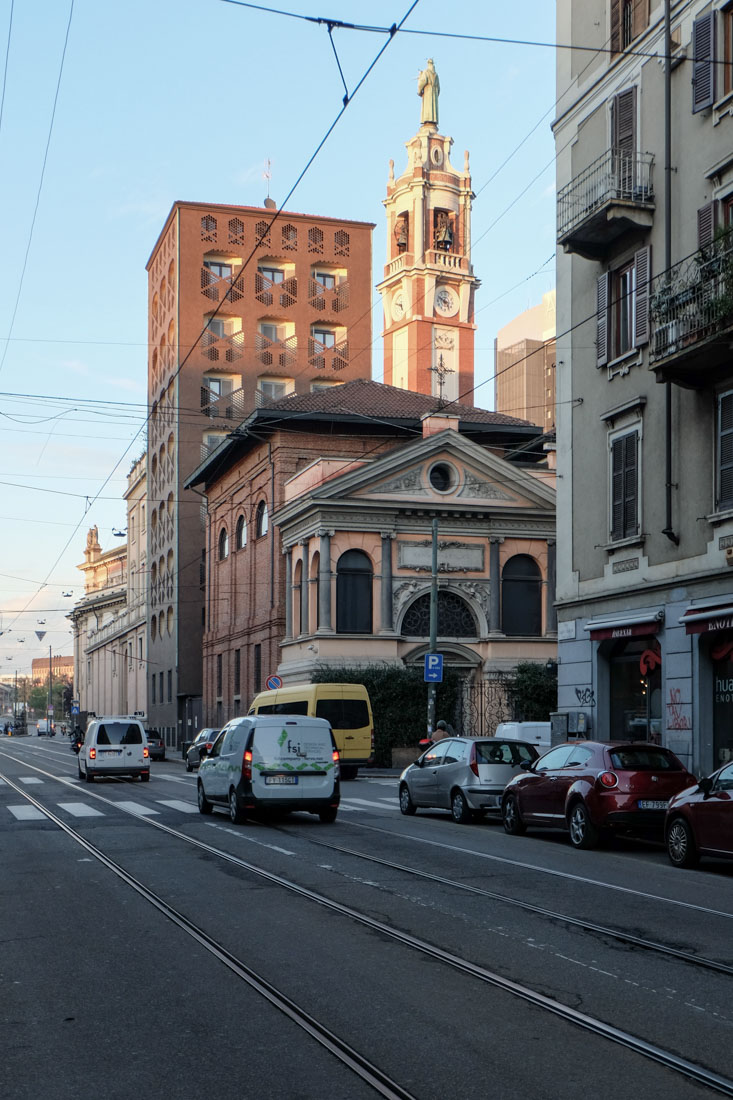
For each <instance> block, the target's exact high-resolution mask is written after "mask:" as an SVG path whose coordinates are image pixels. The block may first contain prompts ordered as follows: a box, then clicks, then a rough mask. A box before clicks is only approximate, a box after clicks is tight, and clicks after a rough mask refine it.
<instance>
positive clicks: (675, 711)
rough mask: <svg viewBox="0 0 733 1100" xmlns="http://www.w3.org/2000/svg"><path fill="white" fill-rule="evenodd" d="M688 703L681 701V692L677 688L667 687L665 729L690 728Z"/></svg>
mask: <svg viewBox="0 0 733 1100" xmlns="http://www.w3.org/2000/svg"><path fill="white" fill-rule="evenodd" d="M688 710H689V703H683V702H682V692H681V691H680V689H679V688H670V689H669V702H668V703H667V729H669V730H691V729H692V720H691V718H690V715H689V713H687V711H688Z"/></svg>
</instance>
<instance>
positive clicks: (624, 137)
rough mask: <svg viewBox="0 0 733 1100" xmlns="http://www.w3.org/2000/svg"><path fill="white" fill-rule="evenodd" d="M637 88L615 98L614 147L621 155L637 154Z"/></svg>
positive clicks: (621, 93) (629, 89) (620, 93)
mask: <svg viewBox="0 0 733 1100" xmlns="http://www.w3.org/2000/svg"><path fill="white" fill-rule="evenodd" d="M635 134H636V88H628V89H627V90H626V91H625V92H619V94H618V95H617V96H614V98H613V147H614V151H615V152H617V153H619V152H621V153H635V152H636V138H635Z"/></svg>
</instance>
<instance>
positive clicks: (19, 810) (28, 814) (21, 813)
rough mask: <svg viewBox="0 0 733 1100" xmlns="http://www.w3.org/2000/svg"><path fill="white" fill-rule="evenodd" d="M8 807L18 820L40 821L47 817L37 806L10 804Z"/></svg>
mask: <svg viewBox="0 0 733 1100" xmlns="http://www.w3.org/2000/svg"><path fill="white" fill-rule="evenodd" d="M8 809H9V810H10V812H11V814H12V815H13V817H17V819H18V821H38V820H39V819H45V817H46V815H45V814H44V813H41V811H40V810H37V809H36V807H35V806H8Z"/></svg>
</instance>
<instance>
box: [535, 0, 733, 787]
mask: <svg viewBox="0 0 733 1100" xmlns="http://www.w3.org/2000/svg"><path fill="white" fill-rule="evenodd" d="M557 14H558V27H557V38H558V41H560V42H571V43H575V44H578V45H582V46H583V47H585V48H584V49H583V50H578V51H573V50H569V51H561V52H560V53H559V54H558V70H557V79H558V87H557V94H558V108H557V118H556V121H555V124H554V130H555V137H556V143H557V185H558V198H557V213H558V223H557V240H558V261H557V398H558V404H557V439H558V475H559V477H558V523H557V531H558V556H557V559H558V571H557V615H558V654H559V703H560V710H561V712H562V713H563V714H564V715H565V716H566V717H565V719H563V720H561V721H560V722H559V723H558V730H561V729H562V727H563V723H565V722H566V723H567V728H568V729H569V731H570V732H571V733H573V732H581V733H582V732H584V731H585V732H590V734H591V735H592V736H594V737H599V738H602V739H615V738H622V739H623V738H645V739H649V740H651V741H655V742H659V743H662V744H665V745H667V746H668V747H670V748H671V749H673V750H674V751H675V752H677V753H678V754H679V755H680V756H681V757H682V758H683V759H684V761H685V762H686V763H687V765H688V766H690V767H691V768H692V769H693V770H694V771H696V772H700V771H706V770H709V769H712V768H713V767H717V766H718V765H720V764H721V763H724V762H726V761H727V760H729V759H731V758H732V757H733V692H731V690H730V686H731V684H733V664H732V663H731V655H732V654H733V568H731V566H732V565H733V476H732V472H733V359H732V358H731V335H732V333H733V249H732V248H731V237H730V235H729V232H728V231H729V229H730V227H731V224H732V223H733V117H732V116H733V81H732V79H731V72H732V68H731V62H732V61H733V56H732V54H731V42H732V41H733V7H732V6H731V5H730V4H729V3H727V2H726V3H723V2H721V0H714V2H710V0H707V2H705V0H685V2H682V0H676V2H670V0H666V2H665V0H558V4H557ZM588 46H593V47H596V49H597V52H589V51H588V50H587V47H588Z"/></svg>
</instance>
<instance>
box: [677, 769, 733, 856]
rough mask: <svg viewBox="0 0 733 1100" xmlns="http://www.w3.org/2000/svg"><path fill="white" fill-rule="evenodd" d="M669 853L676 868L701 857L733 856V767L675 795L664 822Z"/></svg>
mask: <svg viewBox="0 0 733 1100" xmlns="http://www.w3.org/2000/svg"><path fill="white" fill-rule="evenodd" d="M664 831H665V835H666V838H667V853H668V854H669V858H670V859H671V860H672V863H674V865H675V867H694V866H695V864H696V863H697V862H698V860H699V859H700V856H718V857H723V858H730V857H732V856H733V764H726V765H725V766H724V767H722V768H719V769H718V771H717V772H713V774H712V775H711V776H709V777H707V778H705V779H701V780H700V782H699V783H698V782H695V785H694V786H693V787H690V788H689V790H686V791H682V793H681V794H678V795H675V797H674V798H673V799H672V801H671V802H670V804H669V809H668V810H667V818H666V821H665V829H664Z"/></svg>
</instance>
